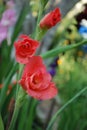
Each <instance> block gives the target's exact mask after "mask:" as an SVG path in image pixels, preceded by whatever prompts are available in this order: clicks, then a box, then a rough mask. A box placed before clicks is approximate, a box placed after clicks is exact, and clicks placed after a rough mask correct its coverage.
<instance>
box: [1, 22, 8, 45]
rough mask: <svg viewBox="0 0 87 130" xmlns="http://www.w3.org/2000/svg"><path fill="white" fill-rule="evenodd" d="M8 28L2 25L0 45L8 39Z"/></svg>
mask: <svg viewBox="0 0 87 130" xmlns="http://www.w3.org/2000/svg"><path fill="white" fill-rule="evenodd" d="M7 32H8V27H5V26H3V25H2V24H1V23H0V44H1V43H2V41H3V40H5V39H6V38H7Z"/></svg>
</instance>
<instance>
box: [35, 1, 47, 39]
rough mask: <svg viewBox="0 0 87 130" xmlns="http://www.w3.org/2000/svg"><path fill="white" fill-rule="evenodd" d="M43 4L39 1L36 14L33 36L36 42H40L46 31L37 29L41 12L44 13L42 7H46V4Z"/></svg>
mask: <svg viewBox="0 0 87 130" xmlns="http://www.w3.org/2000/svg"><path fill="white" fill-rule="evenodd" d="M43 2H44V1H43ZM43 2H42V1H41V0H40V1H39V14H38V19H37V24H36V30H35V34H34V39H36V40H41V39H42V37H43V35H44V34H45V33H46V31H47V30H44V29H40V27H39V23H40V20H41V17H42V14H43V11H44V6H45V5H46V4H43Z"/></svg>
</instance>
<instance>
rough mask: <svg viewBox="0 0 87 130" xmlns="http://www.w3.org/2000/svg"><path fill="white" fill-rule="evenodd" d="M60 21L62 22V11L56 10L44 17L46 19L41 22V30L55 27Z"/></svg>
mask: <svg viewBox="0 0 87 130" xmlns="http://www.w3.org/2000/svg"><path fill="white" fill-rule="evenodd" d="M60 20H61V13H60V9H59V8H56V9H54V10H53V11H51V12H50V13H48V14H46V15H45V16H44V18H43V19H42V20H41V21H40V28H42V29H49V28H51V27H53V26H55V25H56V24H57V23H58V22H59V21H60Z"/></svg>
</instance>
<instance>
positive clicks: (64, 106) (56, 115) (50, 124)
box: [46, 87, 87, 130]
mask: <svg viewBox="0 0 87 130" xmlns="http://www.w3.org/2000/svg"><path fill="white" fill-rule="evenodd" d="M85 91H87V87H85V88H83V89H82V90H81V91H79V92H78V93H77V94H76V95H75V96H74V97H72V98H71V99H70V100H69V101H68V102H67V103H66V104H65V105H63V106H62V107H61V108H60V109H59V110H58V111H57V112H56V113H55V115H54V116H53V117H52V119H51V120H50V122H49V124H48V127H47V129H46V130H50V129H51V127H52V125H53V123H54V122H55V120H56V118H57V117H58V115H59V114H60V113H61V112H62V111H63V110H65V108H66V107H67V106H69V105H70V104H71V103H72V102H74V101H75V100H76V99H77V98H78V97H79V96H80V95H82V94H83V93H84V92H85Z"/></svg>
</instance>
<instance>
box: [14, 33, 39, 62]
mask: <svg viewBox="0 0 87 130" xmlns="http://www.w3.org/2000/svg"><path fill="white" fill-rule="evenodd" d="M38 45H39V42H38V41H36V40H33V39H31V38H30V37H28V36H27V35H21V36H20V37H19V39H18V41H17V42H15V43H14V46H15V52H16V60H17V62H19V63H21V64H26V63H28V61H29V58H30V57H32V56H33V55H34V53H35V51H36V49H37V47H38Z"/></svg>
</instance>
